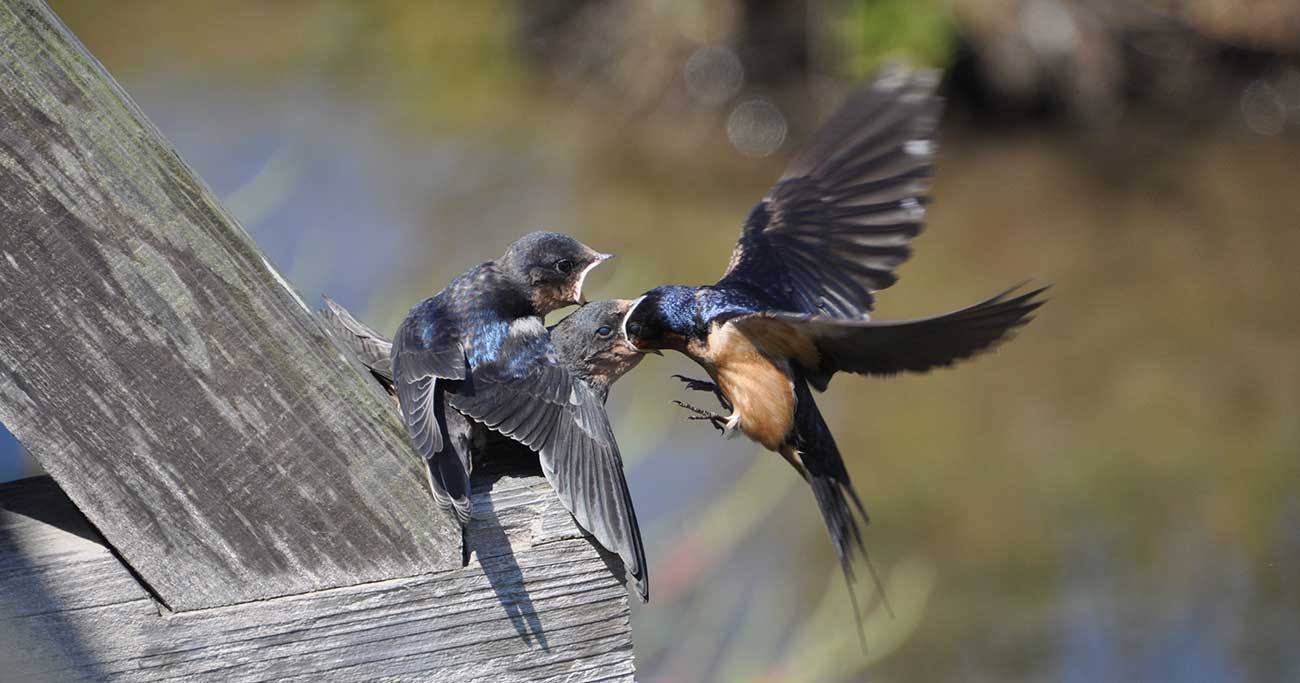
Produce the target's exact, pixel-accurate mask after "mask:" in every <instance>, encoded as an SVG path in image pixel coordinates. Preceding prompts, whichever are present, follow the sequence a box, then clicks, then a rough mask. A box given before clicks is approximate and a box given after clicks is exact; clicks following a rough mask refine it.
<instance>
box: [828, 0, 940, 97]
mask: <svg viewBox="0 0 1300 683" xmlns="http://www.w3.org/2000/svg"><path fill="white" fill-rule="evenodd" d="M829 6H830V8H831V13H832V14H831V17H830V19H829V25H830V29H829V31H830V35H832V36H833V37H835V38H836V39H837V42H838V44H839V45H840V50H841V51H842V54H843V58H842V60H841V62H840V63H839V64H838V66H839V67H840V69H842V70H843V72H844V75H846V76H848V77H852V78H866V77H868V76H869V75H870V74H871V73H872V72H874V71H875V70H876V69H877V68H879V67H880V65H881V64H882V63H883V62H885V61H888V60H903V61H906V62H909V63H912V64H917V65H923V66H943V65H945V64H947V63H948V61H949V60H950V59H951V57H952V53H953V51H954V49H955V48H956V41H957V26H956V23H955V20H954V17H953V14H952V5H951V3H950V2H946V1H944V0H879V1H878V2H841V3H829Z"/></svg>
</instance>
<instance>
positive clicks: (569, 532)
mask: <svg viewBox="0 0 1300 683" xmlns="http://www.w3.org/2000/svg"><path fill="white" fill-rule="evenodd" d="M33 515H35V516H33ZM474 516H475V519H474V521H473V522H472V524H471V527H470V533H469V537H468V538H469V540H468V543H469V546H470V548H471V549H472V550H473V552H474V560H473V561H472V562H471V563H470V564H469V566H468V567H465V568H464V569H459V570H455V571H450V572H442V573H437V574H431V575H427V576H422V577H414V578H405V579H396V580H390V581H379V582H374V583H368V584H364V585H359V586H352V587H348V588H339V589H333V590H325V591H320V592H315V593H309V594H304V595H297V596H291V597H285V598H278V599H272V600H264V601H258V602H251V603H246V604H241V605H236V606H233V607H223V608H218V609H208V610H197V611H191V612H182V613H167V612H164V613H163V614H160V613H159V609H158V607H157V604H156V603H155V602H154V601H153V600H152V599H150V597H149V596H148V595H147V594H146V593H145V592H144V591H143V590H141V589H140V587H139V586H138V585H136V583H135V582H134V581H133V579H132V578H131V576H130V574H129V573H128V572H127V571H126V569H125V568H124V567H123V566H122V565H121V564H120V563H119V562H118V561H117V559H116V558H114V557H113V555H112V554H111V553H110V552H109V550H108V549H107V548H106V547H105V546H103V545H102V544H101V543H100V542H99V541H98V540H97V536H96V534H95V533H94V532H93V531H92V530H91V529H90V528H89V527H88V526H86V524H85V523H84V521H82V520H81V519H80V515H79V514H78V513H77V511H76V510H75V508H73V506H72V504H71V503H70V502H69V501H68V499H67V498H66V497H65V496H64V495H63V494H62V493H61V492H60V491H59V490H58V488H57V487H56V486H55V485H54V484H53V482H51V481H50V480H49V479H48V478H43V477H41V478H34V479H27V480H24V481H21V482H15V483H12V484H2V485H0V588H3V590H0V633H4V634H6V638H5V640H7V641H8V642H10V643H14V642H15V640H17V642H19V643H21V647H14V648H10V649H8V650H6V649H5V648H3V647H0V679H3V680H6V681H8V680H14V681H19V680H22V681H26V680H111V681H163V680H182V679H183V680H213V681H267V680H277V681H282V680H303V681H319V680H331V681H335V680H339V681H344V680H373V679H390V680H429V681H483V682H487V681H493V682H495V681H502V682H507V683H508V682H510V681H572V682H578V681H628V680H632V675H633V662H632V641H631V633H630V628H629V623H628V600H627V591H626V589H625V588H624V587H623V583H622V577H621V576H619V575H618V574H619V573H621V570H615V571H612V570H611V569H610V568H609V567H608V566H607V564H606V562H608V563H609V564H610V565H612V566H614V567H620V566H621V565H619V564H618V561H617V560H616V559H612V558H606V557H605V556H604V555H603V553H599V552H598V551H597V550H596V547H595V546H594V545H593V544H592V543H591V542H590V541H588V540H586V539H585V538H583V537H582V536H581V533H580V532H579V530H578V528H577V526H576V525H574V523H573V520H572V517H570V516H569V514H568V513H567V512H565V511H564V509H563V508H562V507H561V506H560V504H559V501H558V500H557V499H556V498H555V495H554V493H553V492H552V491H551V490H550V487H549V486H548V485H547V484H546V482H545V480H543V479H541V478H537V477H527V478H511V477H505V478H502V479H500V480H498V481H497V482H496V483H495V484H493V485H491V488H490V490H489V489H487V488H486V487H480V488H479V489H478V490H477V492H476V494H475V496H474ZM602 559H605V560H606V561H605V562H602Z"/></svg>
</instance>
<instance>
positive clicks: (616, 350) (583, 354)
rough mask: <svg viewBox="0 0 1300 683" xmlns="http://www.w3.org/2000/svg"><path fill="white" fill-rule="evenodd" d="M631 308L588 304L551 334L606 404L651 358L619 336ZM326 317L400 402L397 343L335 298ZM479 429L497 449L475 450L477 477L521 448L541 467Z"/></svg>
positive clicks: (569, 364) (558, 350)
mask: <svg viewBox="0 0 1300 683" xmlns="http://www.w3.org/2000/svg"><path fill="white" fill-rule="evenodd" d="M630 306H632V301H630V299H604V301H598V302H590V303H586V304H582V306H581V307H580V308H578V310H576V311H573V312H572V314H569V315H567V316H565V317H564V319H563V320H560V321H559V323H556V324H554V325H551V327H549V328H546V329H547V332H549V333H550V336H551V343H552V345H554V346H555V354H556V358H559V362H560V363H562V364H563V366H564V367H565V368H568V369H569V372H572V373H573V375H575V376H577V377H578V379H580V380H582V381H584V382H586V384H588V386H590V388H591V389H593V390H594V392H595V393H597V395H599V397H601V399H602V401H606V399H608V395H610V388H611V386H612V385H614V382H616V381H619V379H621V377H623V376H624V375H627V373H628V372H630V371H632V368H634V367H637V364H638V363H641V359H642V358H645V354H642V353H641V351H637V350H636V349H633V347H632V345H629V343H628V342H627V340H625V338H624V337H623V334H620V333H619V325H621V324H623V317H624V316H625V315H627V312H628V308H629V307H630ZM320 316H321V319H322V320H325V323H326V324H328V325H329V327H330V332H331V334H334V336H335V337H337V338H339V340H341V341H342V342H343V343H346V345H347V346H348V347H350V349H351V350H352V353H354V354H356V356H357V359H359V360H360V362H361V366H364V367H365V369H368V371H369V372H370V375H372V376H373V377H374V380H376V381H378V382H380V385H381V386H383V389H385V390H386V392H387V393H389V394H390V395H391V397H393V399H394V401H396V395H398V393H396V386H394V384H393V359H391V353H393V341H390V340H389V338H387V337H385V336H382V334H380V333H378V332H376V330H374V329H372V328H370V327H368V325H365V324H364V323H361V321H360V320H357V319H356V317H355V316H354V315H352V314H351V311H348V310H347V308H343V307H342V306H339V304H338V302H335V301H334V299H330V298H329V297H325V310H322V311H320ZM473 428H474V442H476V444H478V442H480V441H484V442H485V444H491V446H493V448H490V449H482V448H474V450H473V458H472V459H471V464H472V468H471V472H473V471H476V470H478V468H480V467H482V466H484V464H494V463H491V462H489V458H491V457H495V458H497V459H500V458H502V453H500V451H502V449H511V446H519V449H523V451H524V453H528V454H529V455H530V457H532V458H530V461H532V462H534V463H536V462H537V454H536V453H533V451H530V450H528V449H526V448H524V446H523V445H521V444H519V442H517V441H513V440H510V438H506V437H502V436H500V435H499V433H498V432H493V431H490V429H487V428H485V427H482V425H481V424H478V423H474V424H473ZM511 450H516V449H511ZM489 453H491V455H489ZM504 459H507V461H511V462H512V463H513V462H520V461H523V459H524V458H520V457H516V455H515V454H513V453H508V454H506V455H504ZM538 467H539V464H538ZM578 522H580V524H581V526H582V528H586V523H584V520H581V519H580V520H578ZM636 550H637V552H638V553H640V550H641V548H640V544H637V548H636Z"/></svg>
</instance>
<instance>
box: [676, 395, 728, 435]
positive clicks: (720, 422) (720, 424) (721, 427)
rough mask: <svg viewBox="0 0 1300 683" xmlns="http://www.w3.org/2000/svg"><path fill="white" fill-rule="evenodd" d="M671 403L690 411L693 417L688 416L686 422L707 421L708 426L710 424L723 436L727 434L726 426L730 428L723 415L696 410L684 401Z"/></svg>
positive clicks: (700, 409)
mask: <svg viewBox="0 0 1300 683" xmlns="http://www.w3.org/2000/svg"><path fill="white" fill-rule="evenodd" d="M673 403H676V404H677V405H678V406H680V407H682V408H685V409H687V410H689V411H691V412H692V413H695V414H694V415H692V416H690V417H688V418H686V419H688V420H708V421H709V424H711V425H713V426H714V427H716V428H717V430H718V431H719V432H722V434H723V435H724V436H725V435H726V434H727V428H728V426H730V421H729V420H728V419H727V416H725V415H719V414H717V413H713V412H709V411H707V410H704V409H703V408H696V407H695V406H693V405H691V404H689V403H687V402H686V401H676V400H675V401H673Z"/></svg>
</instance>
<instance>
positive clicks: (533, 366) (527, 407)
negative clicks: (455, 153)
mask: <svg viewBox="0 0 1300 683" xmlns="http://www.w3.org/2000/svg"><path fill="white" fill-rule="evenodd" d="M607 258H609V255H608V254H601V253H599V252H597V251H595V250H593V249H591V248H590V247H587V246H586V245H584V244H582V243H581V242H578V241H577V240H575V239H573V238H572V237H568V236H567V235H561V234H559V233H548V232H539V233H532V234H530V235H527V236H525V237H524V238H522V239H520V240H519V241H517V242H515V243H514V244H512V245H511V246H510V248H509V249H507V250H506V253H505V254H503V255H502V256H501V257H500V258H498V259H495V260H493V261H488V262H486V263H483V264H480V265H478V266H475V267H474V268H472V269H470V270H469V271H467V272H465V273H464V274H462V275H460V276H458V277H457V278H455V279H454V280H452V281H451V282H450V283H449V284H448V285H447V287H446V288H444V289H443V290H442V291H441V292H439V293H438V294H436V295H434V296H432V297H430V298H428V299H425V300H424V301H421V302H420V303H418V304H416V305H415V306H414V307H412V309H411V312H410V313H409V314H408V315H407V317H406V319H405V320H403V321H402V325H401V326H400V327H399V328H398V330H397V333H396V335H394V338H393V348H392V370H393V384H394V388H395V390H396V393H397V398H398V403H399V404H400V405H401V408H402V414H403V417H404V418H405V419H406V424H407V429H408V431H409V433H410V436H411V441H412V443H413V444H414V446H415V448H416V450H417V451H418V452H419V453H420V454H421V455H422V456H424V457H425V458H426V459H427V460H428V461H429V471H430V474H431V481H430V483H431V485H432V488H433V494H434V497H435V498H436V499H437V500H438V502H439V503H440V504H441V505H443V506H444V507H447V508H449V509H450V510H452V511H453V512H454V513H455V515H456V517H457V519H459V520H460V522H461V523H462V524H464V523H466V522H467V521H468V520H469V515H470V502H469V472H470V468H471V467H472V462H471V460H470V451H471V449H470V445H471V441H472V438H471V437H472V433H473V430H474V429H475V425H476V424H477V425H482V426H483V427H486V428H489V429H492V430H495V431H497V432H499V433H501V434H503V435H505V436H507V437H509V438H511V439H513V440H515V441H517V442H519V443H521V444H523V445H524V446H527V447H528V448H530V449H532V450H534V451H536V452H537V453H538V455H539V458H540V461H541V464H542V470H543V472H544V473H545V474H546V477H547V479H548V480H549V481H550V482H551V484H552V486H554V487H555V489H556V492H557V493H558V494H559V496H560V500H561V501H562V502H563V503H564V505H565V507H566V508H567V509H568V510H569V511H570V512H571V513H573V515H574V516H575V517H576V518H577V519H578V520H579V522H580V523H581V524H583V526H584V528H586V529H587V531H589V532H590V533H591V534H592V535H593V536H595V537H596V538H597V540H599V541H600V542H601V544H602V545H604V546H605V547H606V548H608V549H610V550H612V551H614V552H617V553H618V554H619V555H620V556H621V557H622V558H623V560H624V563H625V565H626V566H627V571H628V574H629V575H630V576H632V577H633V578H635V579H636V581H637V590H638V593H639V594H640V595H641V596H642V597H643V598H644V597H645V596H646V594H647V588H646V585H645V577H646V568H645V560H644V550H643V549H642V548H641V540H640V532H639V531H638V530H637V528H636V517H635V514H634V513H633V510H632V501H631V496H630V494H629V493H628V490H627V483H626V481H625V480H624V478H623V471H622V460H621V458H620V456H619V454H618V446H617V443H616V442H615V440H614V435H613V432H612V430H610V428H609V419H608V417H607V416H606V415H605V409H604V401H603V393H602V390H598V389H595V388H593V387H591V386H590V385H588V384H587V383H585V382H584V381H582V379H581V378H579V377H575V376H574V374H573V373H572V372H571V371H570V370H569V369H567V368H565V367H564V366H563V365H561V364H560V363H559V362H558V361H557V358H556V353H555V348H554V347H553V346H552V344H551V339H550V336H549V334H548V332H547V330H546V328H545V326H544V325H543V323H542V316H544V315H546V314H547V313H549V312H551V311H553V310H556V309H558V308H562V307H564V306H568V305H571V304H577V303H581V302H582V300H583V299H582V283H583V279H584V278H585V276H586V274H587V273H588V272H589V271H590V270H591V268H592V267H594V266H595V265H597V264H599V263H600V262H602V261H604V260H605V259H607Z"/></svg>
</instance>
